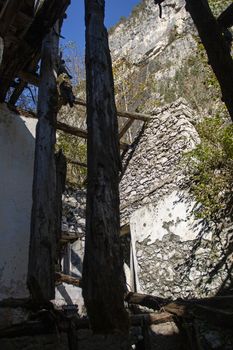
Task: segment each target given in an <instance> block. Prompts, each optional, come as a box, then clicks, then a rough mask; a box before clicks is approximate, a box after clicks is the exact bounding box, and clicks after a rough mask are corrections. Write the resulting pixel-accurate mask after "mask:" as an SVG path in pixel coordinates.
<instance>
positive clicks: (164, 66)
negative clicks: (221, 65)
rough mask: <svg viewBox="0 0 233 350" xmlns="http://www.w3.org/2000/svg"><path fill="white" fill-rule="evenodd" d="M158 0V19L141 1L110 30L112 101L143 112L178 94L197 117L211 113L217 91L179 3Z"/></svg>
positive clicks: (150, 1)
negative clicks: (127, 16)
mask: <svg viewBox="0 0 233 350" xmlns="http://www.w3.org/2000/svg"><path fill="white" fill-rule="evenodd" d="M212 2H213V3H217V1H212ZM212 2H210V3H212ZM163 4H164V5H163V15H162V18H159V10H158V7H157V6H155V4H154V1H153V0H143V1H141V2H140V3H139V5H137V6H136V7H135V8H134V9H133V11H132V13H131V15H130V17H129V18H127V19H122V20H121V21H120V22H119V23H118V24H117V25H116V26H115V27H114V28H112V29H111V30H110V33H109V42H110V48H111V53H112V59H113V67H114V75H115V89H116V95H117V96H116V97H117V104H118V105H119V106H120V107H122V108H124V109H129V110H139V111H143V112H148V113H149V112H151V111H153V109H154V108H156V107H158V106H163V105H164V104H167V103H171V102H174V101H175V100H176V99H177V98H179V97H182V98H184V99H186V100H187V102H188V103H189V104H190V107H192V108H194V109H195V110H197V111H198V112H199V114H200V115H208V114H213V113H215V112H216V110H219V109H222V103H221V95H220V92H219V89H218V84H217V82H216V79H215V78H214V76H213V74H212V71H211V69H210V67H209V66H208V64H207V59H206V57H205V52H204V49H203V47H202V45H201V44H200V41H199V38H198V36H197V33H196V30H195V28H194V25H193V23H192V20H191V17H190V15H189V13H188V12H187V11H186V9H185V1H184V0H167V1H165V2H164V3H163ZM213 101H214V103H213Z"/></svg>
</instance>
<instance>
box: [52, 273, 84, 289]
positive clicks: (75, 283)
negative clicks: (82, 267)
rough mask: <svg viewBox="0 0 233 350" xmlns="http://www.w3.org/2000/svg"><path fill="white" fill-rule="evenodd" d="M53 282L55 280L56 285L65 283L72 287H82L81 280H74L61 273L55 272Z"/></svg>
mask: <svg viewBox="0 0 233 350" xmlns="http://www.w3.org/2000/svg"><path fill="white" fill-rule="evenodd" d="M55 280H56V284H58V283H62V282H64V283H67V284H72V285H73V286H77V287H81V286H82V280H81V278H80V279H79V278H75V277H72V276H69V275H66V274H64V273H61V272H56V273H55Z"/></svg>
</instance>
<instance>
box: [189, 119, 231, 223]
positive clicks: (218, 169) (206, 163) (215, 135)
mask: <svg viewBox="0 0 233 350" xmlns="http://www.w3.org/2000/svg"><path fill="white" fill-rule="evenodd" d="M197 131H198V133H199V136H200V141H201V142H200V144H199V145H198V146H197V147H196V148H195V149H194V150H193V151H191V152H189V153H188V154H186V157H187V158H186V160H187V161H188V167H189V168H190V169H192V174H191V189H190V190H191V193H192V194H193V195H194V197H195V198H196V200H197V202H198V203H200V204H201V205H200V206H197V209H196V210H195V214H196V215H197V216H198V217H200V218H207V219H214V218H215V217H217V216H218V214H219V213H220V212H222V211H225V212H226V214H227V212H229V210H230V208H229V206H230V203H231V191H232V184H233V124H232V123H230V122H229V121H226V120H223V119H222V118H220V117H218V116H217V117H215V118H206V119H205V120H203V121H202V122H201V123H199V124H198V125H197Z"/></svg>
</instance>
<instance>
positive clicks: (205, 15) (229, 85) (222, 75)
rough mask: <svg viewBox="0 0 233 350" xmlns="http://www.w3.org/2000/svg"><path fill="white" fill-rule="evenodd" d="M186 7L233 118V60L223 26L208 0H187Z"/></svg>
mask: <svg viewBox="0 0 233 350" xmlns="http://www.w3.org/2000/svg"><path fill="white" fill-rule="evenodd" d="M186 8H187V10H188V11H189V13H190V15H191V17H192V19H193V21H194V24H195V25H196V27H197V30H198V33H199V35H200V38H201V41H202V43H203V45H204V48H205V50H206V53H207V55H208V59H209V63H210V65H211V67H212V69H213V71H214V74H215V75H216V78H217V80H218V82H219V85H220V87H221V91H222V99H223V101H224V102H225V104H226V107H227V109H228V112H229V114H230V116H231V119H232V120H233V60H232V57H231V53H230V49H229V45H228V44H227V42H226V40H225V39H224V36H223V33H222V28H221V26H220V25H219V24H218V22H217V20H216V19H215V17H214V15H213V14H212V12H211V10H210V7H209V5H208V1H207V0H186Z"/></svg>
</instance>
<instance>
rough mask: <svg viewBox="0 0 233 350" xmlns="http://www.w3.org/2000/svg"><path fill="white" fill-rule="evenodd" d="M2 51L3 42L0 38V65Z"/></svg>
mask: <svg viewBox="0 0 233 350" xmlns="http://www.w3.org/2000/svg"><path fill="white" fill-rule="evenodd" d="M3 50H4V41H3V38H2V37H1V36H0V65H1V63H2V56H3Z"/></svg>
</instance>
